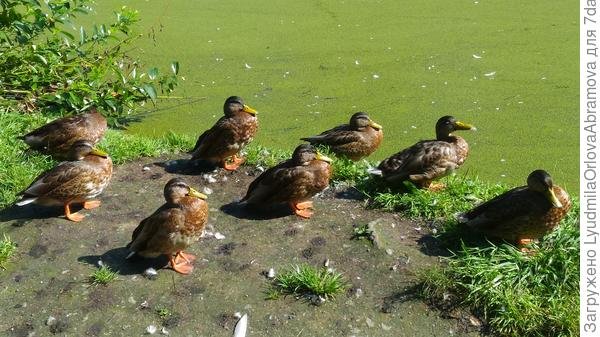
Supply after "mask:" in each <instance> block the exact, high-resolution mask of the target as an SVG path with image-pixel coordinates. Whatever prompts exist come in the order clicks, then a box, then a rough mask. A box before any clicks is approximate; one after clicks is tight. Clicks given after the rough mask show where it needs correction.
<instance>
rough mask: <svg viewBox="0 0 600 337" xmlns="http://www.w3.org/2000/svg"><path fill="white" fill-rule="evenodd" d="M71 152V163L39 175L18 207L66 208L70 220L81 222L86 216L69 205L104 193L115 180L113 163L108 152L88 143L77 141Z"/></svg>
mask: <svg viewBox="0 0 600 337" xmlns="http://www.w3.org/2000/svg"><path fill="white" fill-rule="evenodd" d="M69 153H70V154H69V157H70V159H71V161H65V162H61V163H60V164H58V165H57V166H55V167H54V168H52V169H50V170H49V171H46V172H44V173H42V174H41V175H40V176H38V177H37V178H36V179H35V180H34V182H33V183H32V184H31V185H30V186H29V187H28V188H27V189H25V190H24V191H23V192H21V193H20V194H21V196H22V199H21V200H20V201H18V202H17V205H19V206H22V205H26V204H28V203H31V202H34V203H38V204H41V205H64V206H65V215H66V216H67V218H69V219H70V220H73V221H80V220H81V219H82V218H83V217H82V216H81V215H75V214H70V211H69V208H68V207H69V205H70V204H71V203H85V202H87V201H89V200H91V199H93V198H95V197H97V196H98V195H99V194H100V193H102V191H103V190H104V188H105V187H106V186H107V185H108V183H109V181H110V178H111V177H112V161H111V159H110V157H108V155H107V154H106V153H104V152H102V151H99V150H97V149H94V148H93V146H92V144H91V143H89V142H88V141H81V140H80V141H77V142H75V143H74V144H73V146H72V147H71V151H70V152H69ZM98 205H99V202H98ZM96 206H97V205H96ZM96 206H92V207H96ZM84 207H85V204H84ZM86 208H88V207H86ZM71 216H73V218H72V217H71Z"/></svg>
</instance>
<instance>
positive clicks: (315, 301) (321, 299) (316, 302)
mask: <svg viewBox="0 0 600 337" xmlns="http://www.w3.org/2000/svg"><path fill="white" fill-rule="evenodd" d="M310 302H311V303H312V304H314V305H316V306H319V305H321V304H323V303H325V298H324V297H321V296H317V295H312V296H311V297H310Z"/></svg>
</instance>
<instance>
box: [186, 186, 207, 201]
mask: <svg viewBox="0 0 600 337" xmlns="http://www.w3.org/2000/svg"><path fill="white" fill-rule="evenodd" d="M188 195H189V196H191V197H195V198H199V199H202V200H205V199H206V198H208V197H207V196H206V194H204V193H200V192H198V191H196V190H195V189H193V188H191V187H190V191H189V192H188Z"/></svg>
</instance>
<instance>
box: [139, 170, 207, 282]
mask: <svg viewBox="0 0 600 337" xmlns="http://www.w3.org/2000/svg"><path fill="white" fill-rule="evenodd" d="M164 195H165V200H166V202H165V204H164V205H162V206H160V207H159V208H158V209H157V210H156V211H154V213H152V215H150V216H149V217H147V218H146V219H144V220H142V222H140V224H139V225H138V226H137V228H136V229H135V230H134V231H133V235H132V236H131V242H130V243H129V244H128V245H127V248H129V249H130V250H131V252H132V254H130V256H132V255H133V254H134V253H137V254H138V255H140V256H143V257H157V256H159V255H167V256H168V257H169V264H170V266H171V268H173V270H175V271H176V272H178V273H181V274H189V273H191V272H192V270H193V269H194V266H193V265H192V262H193V261H194V260H195V259H196V257H195V256H194V255H192V254H188V253H184V252H183V250H184V249H186V248H187V247H189V246H190V245H191V244H192V243H193V242H195V241H197V240H198V239H199V238H200V235H202V231H203V230H204V226H205V225H206V221H207V219H208V204H207V203H206V201H205V199H206V195H204V194H202V193H200V192H198V191H196V190H194V189H193V188H191V187H190V186H189V185H188V184H186V183H185V181H183V179H181V178H173V179H171V180H169V182H167V184H166V185H165V189H164Z"/></svg>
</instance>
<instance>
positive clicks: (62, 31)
mask: <svg viewBox="0 0 600 337" xmlns="http://www.w3.org/2000/svg"><path fill="white" fill-rule="evenodd" d="M60 32H61V33H62V34H63V35H65V36H66V37H68V38H69V39H71V40H75V36H74V35H73V34H71V33H69V32H67V31H65V30H61V31H60Z"/></svg>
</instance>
